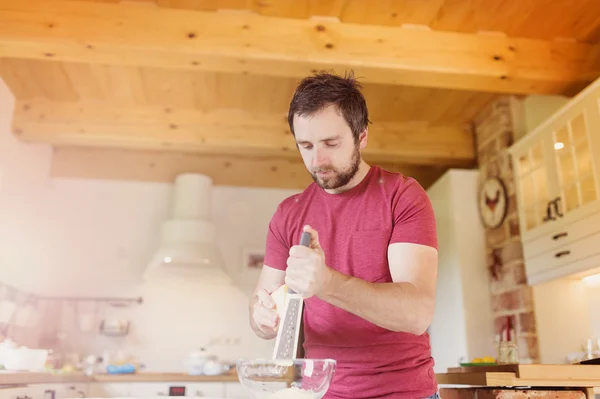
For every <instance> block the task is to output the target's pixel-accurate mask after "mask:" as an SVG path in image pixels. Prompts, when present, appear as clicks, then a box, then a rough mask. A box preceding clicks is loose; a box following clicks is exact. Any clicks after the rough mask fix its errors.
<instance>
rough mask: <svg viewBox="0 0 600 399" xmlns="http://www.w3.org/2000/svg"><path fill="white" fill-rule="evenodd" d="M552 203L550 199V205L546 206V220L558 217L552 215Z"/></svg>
mask: <svg viewBox="0 0 600 399" xmlns="http://www.w3.org/2000/svg"><path fill="white" fill-rule="evenodd" d="M550 205H552V201H549V202H548V206H546V216H544V219H543V221H544V222H549V221H551V220H556V218H555V217H554V216H552V210H551V209H550Z"/></svg>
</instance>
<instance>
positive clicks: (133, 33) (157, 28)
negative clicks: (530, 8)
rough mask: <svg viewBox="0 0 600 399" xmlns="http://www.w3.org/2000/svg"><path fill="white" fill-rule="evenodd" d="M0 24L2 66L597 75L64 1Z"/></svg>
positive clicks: (4, 6)
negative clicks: (9, 60)
mask: <svg viewBox="0 0 600 399" xmlns="http://www.w3.org/2000/svg"><path fill="white" fill-rule="evenodd" d="M0 19H1V20H3V24H2V25H0V56H4V57H14V58H27V59H52V60H60V61H78V62H87V63H94V64H110V65H136V66H154V67H162V68H176V69H193V70H194V69H197V70H212V71H226V72H234V73H249V74H257V75H260V74H263V75H264V74H268V75H270V76H282V77H294V78H298V77H303V76H306V75H307V74H310V73H311V71H315V70H321V69H326V70H337V71H338V72H342V71H343V70H345V69H347V68H353V69H354V70H355V71H356V72H357V73H358V74H359V75H362V76H364V77H365V78H366V80H368V81H369V82H373V83H381V84H394V85H402V84H404V85H410V86H423V87H438V88H452V89H468V90H485V91H487V92H497V93H553V94H556V93H565V92H572V91H573V90H578V89H580V88H582V87H583V86H585V85H586V84H587V83H589V82H590V81H591V80H593V79H594V78H596V77H597V76H598V75H600V51H599V50H598V49H599V47H593V46H590V45H583V44H576V43H570V42H548V41H540V40H530V39H512V38H504V37H498V36H493V35H476V34H463V33H453V32H440V31H428V30H422V29H398V28H393V27H382V26H375V25H364V24H348V23H343V24H340V23H329V22H323V21H319V22H314V21H310V20H300V19H287V18H276V17H265V16H257V15H251V14H240V13H215V12H203V11H189V10H177V9H170V8H169V9H165V8H160V7H138V6H125V5H123V6H118V5H113V4H105V3H92V2H69V1H61V0H55V1H51V2H49V1H46V0H29V1H27V2H14V1H12V0H0ZM75 38H76V40H75ZM557 55H558V56H557Z"/></svg>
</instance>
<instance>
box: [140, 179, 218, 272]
mask: <svg viewBox="0 0 600 399" xmlns="http://www.w3.org/2000/svg"><path fill="white" fill-rule="evenodd" d="M211 187H212V179H211V178H210V177H208V176H205V175H201V174H194V173H186V174H182V175H179V176H177V178H176V179H175V187H174V190H173V198H172V204H171V214H170V218H169V219H168V220H166V221H165V222H164V223H163V225H162V227H161V231H160V242H159V246H158V248H157V250H156V251H155V252H154V254H153V256H152V259H151V261H150V263H149V264H148V266H147V268H146V270H145V272H144V276H143V278H144V280H149V279H162V278H168V277H171V276H185V277H191V278H210V279H211V281H214V280H215V279H218V280H222V281H223V280H225V281H229V276H228V275H227V273H226V272H225V270H224V268H223V266H224V265H223V260H222V257H221V253H220V251H219V249H218V248H217V246H216V243H215V226H214V224H213V223H212V222H211V220H210V217H209V213H210V207H211V201H210V198H211V193H210V190H211Z"/></svg>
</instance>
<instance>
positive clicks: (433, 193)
mask: <svg viewBox="0 0 600 399" xmlns="http://www.w3.org/2000/svg"><path fill="white" fill-rule="evenodd" d="M478 179H479V171H478V170H449V171H448V172H446V173H445V174H444V175H443V176H442V177H440V178H439V179H438V180H437V181H436V182H435V183H434V184H433V185H432V186H431V187H429V189H428V190H427V195H428V196H429V199H430V201H431V203H432V206H433V209H434V212H435V220H436V225H437V235H438V278H437V289H436V305H435V312H434V316H433V321H432V324H431V326H430V328H429V335H430V340H431V351H432V356H433V358H434V359H435V367H434V371H435V372H437V373H445V372H446V370H447V369H448V367H456V366H458V363H459V359H460V358H462V357H464V358H465V360H472V359H474V358H476V357H483V356H495V355H496V350H495V341H494V338H495V334H494V320H493V318H492V312H490V309H491V308H492V306H491V303H490V295H489V291H488V290H489V288H488V287H489V277H488V271H487V268H486V267H482V266H485V264H486V254H485V231H484V228H483V225H482V223H481V221H480V217H479V213H478V212H477V207H478V193H477V188H478Z"/></svg>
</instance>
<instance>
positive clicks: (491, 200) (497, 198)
mask: <svg viewBox="0 0 600 399" xmlns="http://www.w3.org/2000/svg"><path fill="white" fill-rule="evenodd" d="M483 195H485V204H486V205H487V207H488V208H490V210H491V211H492V212H494V209H496V205H498V201H500V190H496V193H495V194H494V198H490V197H488V193H487V192H484V193H483Z"/></svg>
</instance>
